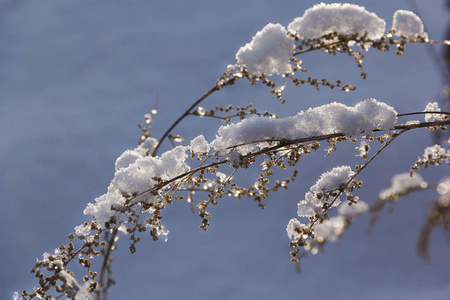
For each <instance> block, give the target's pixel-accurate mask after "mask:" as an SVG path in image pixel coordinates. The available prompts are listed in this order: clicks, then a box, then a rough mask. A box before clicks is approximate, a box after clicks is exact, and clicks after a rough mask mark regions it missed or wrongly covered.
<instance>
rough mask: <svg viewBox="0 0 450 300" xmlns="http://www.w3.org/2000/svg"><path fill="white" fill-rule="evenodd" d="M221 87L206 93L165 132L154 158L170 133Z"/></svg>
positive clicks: (153, 153) (215, 87)
mask: <svg viewBox="0 0 450 300" xmlns="http://www.w3.org/2000/svg"><path fill="white" fill-rule="evenodd" d="M218 90H219V87H218V86H217V85H215V86H214V87H213V88H212V89H210V90H209V91H208V92H206V93H205V94H204V95H203V96H202V97H201V98H200V99H198V100H197V101H195V102H194V104H192V105H191V106H190V107H189V108H188V109H187V110H186V111H185V112H184V113H183V114H182V115H181V116H179V117H178V119H177V120H176V121H175V122H174V123H173V124H172V125H171V126H170V127H169V129H167V130H166V132H164V134H163V135H162V137H161V138H160V139H159V141H158V144H157V145H156V147H155V149H154V150H153V152H152V156H156V153H157V152H158V149H159V146H160V145H161V144H162V142H163V141H164V140H165V139H166V137H167V136H168V135H169V133H170V132H171V131H172V130H173V129H174V128H175V127H176V126H177V125H178V123H180V122H181V121H182V120H183V119H184V118H185V117H186V116H188V115H190V114H191V113H192V112H191V111H192V110H193V109H194V108H195V107H196V106H197V105H199V104H200V103H201V102H202V101H203V100H205V99H206V98H207V97H208V96H209V95H211V94H212V93H214V92H215V91H218Z"/></svg>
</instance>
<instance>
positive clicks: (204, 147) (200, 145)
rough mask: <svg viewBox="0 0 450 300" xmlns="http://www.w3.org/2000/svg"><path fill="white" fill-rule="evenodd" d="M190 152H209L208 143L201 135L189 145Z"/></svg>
mask: <svg viewBox="0 0 450 300" xmlns="http://www.w3.org/2000/svg"><path fill="white" fill-rule="evenodd" d="M190 147H191V150H192V151H194V152H195V153H205V152H206V153H207V152H209V148H210V146H209V144H208V142H207V141H206V140H205V137H204V136H203V135H199V136H197V137H196V138H194V139H193V140H192V141H191V144H190Z"/></svg>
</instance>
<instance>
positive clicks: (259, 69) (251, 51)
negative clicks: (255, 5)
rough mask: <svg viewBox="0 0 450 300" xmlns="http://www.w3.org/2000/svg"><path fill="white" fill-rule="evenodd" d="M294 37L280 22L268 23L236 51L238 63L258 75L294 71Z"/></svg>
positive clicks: (281, 73)
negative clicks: (292, 59) (292, 60)
mask: <svg viewBox="0 0 450 300" xmlns="http://www.w3.org/2000/svg"><path fill="white" fill-rule="evenodd" d="M294 49H295V44H294V38H292V37H290V36H288V35H287V31H286V29H285V28H284V27H283V26H282V25H280V24H272V23H270V24H267V25H266V26H265V27H264V28H263V29H262V30H261V31H259V32H258V33H256V35H255V36H254V37H253V39H252V41H251V42H250V43H248V44H246V45H245V46H243V47H241V48H240V49H239V51H238V52H237V53H236V60H237V63H238V64H239V65H241V66H245V67H246V68H247V71H248V72H249V73H250V74H252V75H256V76H261V75H263V74H264V75H267V76H270V75H273V74H278V75H283V74H287V73H290V72H291V71H292V65H291V63H290V62H291V58H292V57H293V51H294Z"/></svg>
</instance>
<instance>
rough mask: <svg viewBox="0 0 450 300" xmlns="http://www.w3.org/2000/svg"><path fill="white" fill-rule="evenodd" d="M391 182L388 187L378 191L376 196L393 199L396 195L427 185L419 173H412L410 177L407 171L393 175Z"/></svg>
mask: <svg viewBox="0 0 450 300" xmlns="http://www.w3.org/2000/svg"><path fill="white" fill-rule="evenodd" d="M391 182H392V183H391V186H390V187H389V188H388V189H384V190H381V191H380V194H379V196H378V197H379V198H380V199H383V200H385V199H389V198H394V199H395V198H396V197H397V195H400V194H403V193H407V192H408V191H409V190H411V189H416V188H425V187H426V186H427V183H426V182H425V181H424V180H423V179H422V176H420V174H417V173H414V176H413V177H411V175H410V173H409V172H406V173H400V174H396V175H394V176H393V177H392V180H391Z"/></svg>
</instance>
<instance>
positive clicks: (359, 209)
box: [338, 201, 369, 216]
mask: <svg viewBox="0 0 450 300" xmlns="http://www.w3.org/2000/svg"><path fill="white" fill-rule="evenodd" d="M368 210H369V204H367V203H366V202H364V201H358V203H353V204H352V205H348V204H347V203H342V204H341V205H339V207H338V213H339V214H340V215H343V216H358V215H361V214H363V213H365V212H366V211H368Z"/></svg>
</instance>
